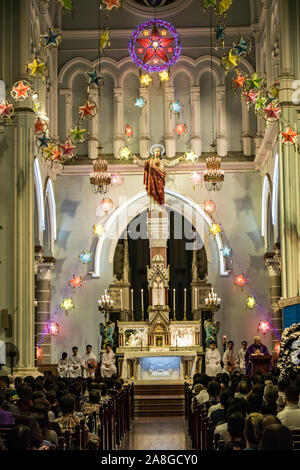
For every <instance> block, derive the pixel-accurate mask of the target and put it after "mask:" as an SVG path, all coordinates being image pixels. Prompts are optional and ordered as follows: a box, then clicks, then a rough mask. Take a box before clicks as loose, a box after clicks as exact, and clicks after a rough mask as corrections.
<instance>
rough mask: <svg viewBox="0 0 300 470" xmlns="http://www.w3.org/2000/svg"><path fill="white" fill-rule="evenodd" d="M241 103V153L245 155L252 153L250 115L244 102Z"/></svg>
mask: <svg viewBox="0 0 300 470" xmlns="http://www.w3.org/2000/svg"><path fill="white" fill-rule="evenodd" d="M241 105H242V140H243V154H244V155H246V156H247V157H249V156H251V155H252V137H251V136H250V117H249V110H248V107H247V105H246V103H243V102H242V103H241Z"/></svg>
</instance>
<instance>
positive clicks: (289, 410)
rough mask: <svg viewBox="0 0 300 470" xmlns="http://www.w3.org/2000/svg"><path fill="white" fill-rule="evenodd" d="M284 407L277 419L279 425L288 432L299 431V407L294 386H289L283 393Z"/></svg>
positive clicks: (297, 394) (296, 390) (296, 389)
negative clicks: (288, 430)
mask: <svg viewBox="0 0 300 470" xmlns="http://www.w3.org/2000/svg"><path fill="white" fill-rule="evenodd" d="M285 398H286V405H285V407H284V409H283V410H282V411H280V413H278V414H277V418H278V419H280V421H281V424H283V425H284V426H286V427H287V428H289V429H290V430H294V429H300V407H299V405H298V402H299V390H298V388H297V387H295V386H294V385H289V386H288V387H287V389H286V391H285Z"/></svg>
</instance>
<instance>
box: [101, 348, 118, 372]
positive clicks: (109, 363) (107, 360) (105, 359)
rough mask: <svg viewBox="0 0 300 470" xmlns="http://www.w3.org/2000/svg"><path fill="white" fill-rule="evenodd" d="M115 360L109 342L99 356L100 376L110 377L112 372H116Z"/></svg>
mask: <svg viewBox="0 0 300 470" xmlns="http://www.w3.org/2000/svg"><path fill="white" fill-rule="evenodd" d="M115 362H116V359H115V354H114V352H113V351H112V350H111V346H110V344H107V345H106V347H105V351H104V352H103V353H102V356H101V367H100V371H101V377H111V376H112V375H113V374H116V373H117V368H116V366H115Z"/></svg>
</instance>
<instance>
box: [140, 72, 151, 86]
mask: <svg viewBox="0 0 300 470" xmlns="http://www.w3.org/2000/svg"><path fill="white" fill-rule="evenodd" d="M150 82H152V78H151V77H150V75H149V73H146V74H143V75H141V76H140V84H141V85H145V86H148V85H149V83H150Z"/></svg>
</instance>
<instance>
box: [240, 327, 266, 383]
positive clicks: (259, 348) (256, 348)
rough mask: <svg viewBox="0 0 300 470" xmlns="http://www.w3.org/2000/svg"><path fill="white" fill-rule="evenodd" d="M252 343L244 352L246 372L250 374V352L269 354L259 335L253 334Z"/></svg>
mask: <svg viewBox="0 0 300 470" xmlns="http://www.w3.org/2000/svg"><path fill="white" fill-rule="evenodd" d="M253 341H254V342H253V344H251V346H249V347H248V349H247V351H246V354H245V364H246V374H247V375H251V374H252V364H251V361H250V356H251V354H261V355H267V356H268V355H269V351H268V349H267V347H266V346H265V345H264V344H262V342H261V338H260V336H254V338H253Z"/></svg>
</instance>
